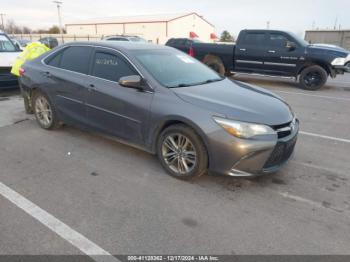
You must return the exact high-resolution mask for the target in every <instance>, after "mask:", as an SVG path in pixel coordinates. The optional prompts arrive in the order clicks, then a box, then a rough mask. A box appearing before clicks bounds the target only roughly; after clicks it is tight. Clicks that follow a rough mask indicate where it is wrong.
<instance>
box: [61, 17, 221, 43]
mask: <svg viewBox="0 0 350 262" xmlns="http://www.w3.org/2000/svg"><path fill="white" fill-rule="evenodd" d="M66 30H67V34H70V35H138V36H140V37H143V38H145V39H146V40H150V41H152V42H153V43H160V44H164V43H165V42H166V41H167V40H168V39H169V38H172V37H183V38H198V39H199V40H202V41H204V42H212V41H214V40H215V38H216V35H215V33H214V31H215V27H214V25H212V24H211V23H210V22H208V21H207V20H206V19H204V18H203V16H200V15H198V14H197V13H186V14H160V15H139V16H125V17H106V18H97V19H89V20H83V21H78V22H74V23H69V24H66Z"/></svg>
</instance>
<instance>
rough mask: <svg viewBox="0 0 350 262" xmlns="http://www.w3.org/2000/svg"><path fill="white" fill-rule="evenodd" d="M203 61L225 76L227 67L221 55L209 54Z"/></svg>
mask: <svg viewBox="0 0 350 262" xmlns="http://www.w3.org/2000/svg"><path fill="white" fill-rule="evenodd" d="M203 63H204V64H206V65H207V66H209V67H210V68H211V69H213V70H214V71H216V72H217V73H218V74H220V75H221V76H225V73H226V69H225V66H224V63H223V62H222V61H221V59H220V58H219V57H216V56H212V55H208V56H206V57H205V58H204V60H203Z"/></svg>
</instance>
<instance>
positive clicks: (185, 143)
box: [162, 133, 197, 175]
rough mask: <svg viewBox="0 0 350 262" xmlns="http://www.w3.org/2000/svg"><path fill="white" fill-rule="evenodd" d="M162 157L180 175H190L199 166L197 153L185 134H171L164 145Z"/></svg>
mask: <svg viewBox="0 0 350 262" xmlns="http://www.w3.org/2000/svg"><path fill="white" fill-rule="evenodd" d="M162 157H163V159H164V161H165V163H166V164H167V165H168V167H169V168H170V169H171V170H172V171H174V172H175V173H177V174H179V175H186V174H189V173H190V172H191V171H192V170H193V169H194V168H195V166H196V164H197V152H196V149H195V147H194V146H193V143H192V142H191V140H190V139H189V138H188V137H186V136H185V135H183V134H179V133H176V134H169V135H168V136H167V137H166V138H165V139H164V140H163V143H162Z"/></svg>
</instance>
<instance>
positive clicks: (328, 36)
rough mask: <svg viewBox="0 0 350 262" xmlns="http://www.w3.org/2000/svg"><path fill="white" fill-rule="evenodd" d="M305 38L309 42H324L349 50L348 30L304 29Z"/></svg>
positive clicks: (349, 36)
mask: <svg viewBox="0 0 350 262" xmlns="http://www.w3.org/2000/svg"><path fill="white" fill-rule="evenodd" d="M305 39H306V40H307V41H309V42H310V43H312V44H314V43H325V44H332V45H338V46H341V47H344V48H346V49H349V50H350V30H312V31H306V33H305Z"/></svg>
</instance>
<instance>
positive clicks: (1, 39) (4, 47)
mask: <svg viewBox="0 0 350 262" xmlns="http://www.w3.org/2000/svg"><path fill="white" fill-rule="evenodd" d="M15 51H17V48H16V46H15V45H14V44H13V43H12V42H11V41H10V39H9V38H7V37H6V36H5V35H0V52H15Z"/></svg>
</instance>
